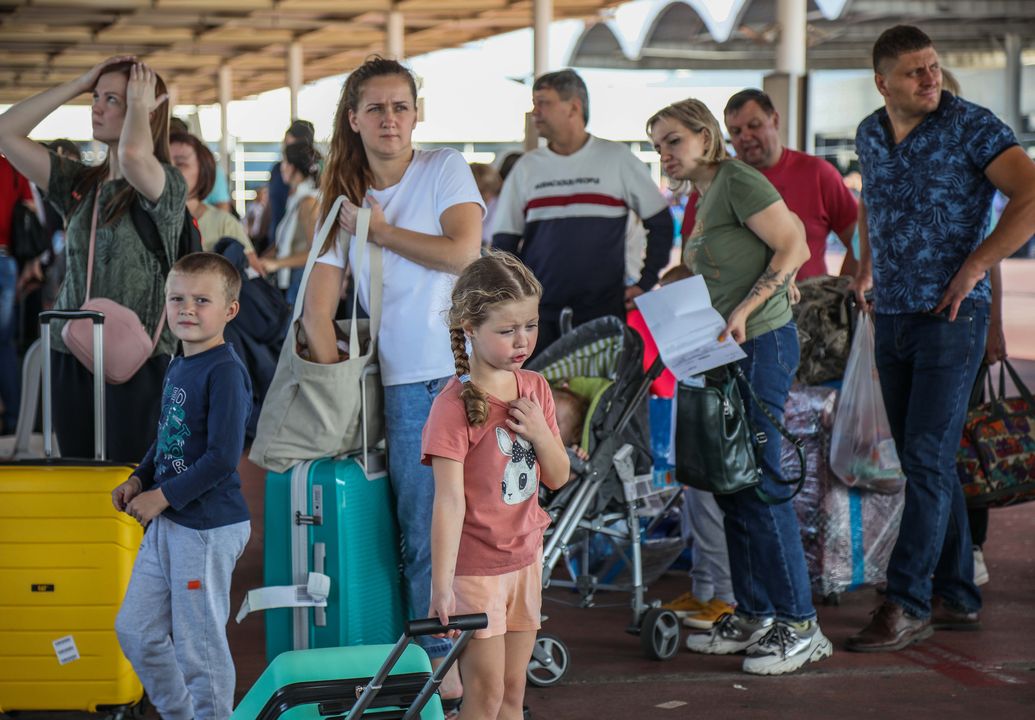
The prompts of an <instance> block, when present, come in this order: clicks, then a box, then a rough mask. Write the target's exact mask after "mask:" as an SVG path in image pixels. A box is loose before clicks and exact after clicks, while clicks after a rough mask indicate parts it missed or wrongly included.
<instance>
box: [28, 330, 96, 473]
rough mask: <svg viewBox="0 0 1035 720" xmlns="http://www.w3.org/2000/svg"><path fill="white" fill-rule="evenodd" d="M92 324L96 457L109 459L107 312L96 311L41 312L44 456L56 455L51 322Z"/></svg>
mask: <svg viewBox="0 0 1035 720" xmlns="http://www.w3.org/2000/svg"><path fill="white" fill-rule="evenodd" d="M51 320H91V321H93V413H94V415H93V454H94V459H95V460H106V459H107V456H106V450H105V438H104V421H105V417H104V313H100V312H96V311H94V310H47V311H45V312H41V313H40V342H41V345H42V348H43V454H44V455H45V456H46V457H47V458H48V459H50V458H52V457H53V456H54V447H53V430H54V415H53V400H54V397H53V395H52V390H51V367H50V321H51Z"/></svg>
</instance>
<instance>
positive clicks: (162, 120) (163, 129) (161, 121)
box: [73, 60, 169, 225]
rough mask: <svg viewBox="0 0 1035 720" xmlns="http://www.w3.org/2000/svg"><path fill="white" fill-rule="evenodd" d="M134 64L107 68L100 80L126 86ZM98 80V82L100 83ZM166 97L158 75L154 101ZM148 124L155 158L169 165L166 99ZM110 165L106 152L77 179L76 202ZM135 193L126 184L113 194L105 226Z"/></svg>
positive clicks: (122, 211) (129, 201)
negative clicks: (115, 78) (119, 80)
mask: <svg viewBox="0 0 1035 720" xmlns="http://www.w3.org/2000/svg"><path fill="white" fill-rule="evenodd" d="M133 65H134V63H133V61H131V60H127V61H125V62H120V63H116V64H114V65H109V66H108V67H106V68H105V69H104V72H103V73H101V77H104V76H105V75H110V74H112V73H120V74H122V75H123V76H125V78H126V82H127V83H128V82H129V73H130V70H131V69H132V68H133ZM99 79H100V78H98V80H99ZM165 94H166V87H165V81H164V80H162V77H161V75H159V74H158V73H155V97H161V96H162V95H165ZM150 124H151V139H152V140H153V141H154V153H155V158H157V159H158V162H160V163H165V164H168V163H169V99H168V97H167V98H166V99H165V100H163V101H162V102H161V104H160V105H159V106H158V107H156V108H155V109H154V110H153V111H152V112H151V117H150ZM110 165H111V153H110V152H109V153H108V154H107V156H105V158H104V162H102V163H101V164H100V165H98V166H97V167H94V168H90V169H89V170H87V171H86V172H85V173H83V175H82V177H81V178H80V179H79V183H78V184H77V185H76V186H75V188H74V189H73V192H74V193H76V194H77V195H78V196H79V202H82V200H83V199H85V198H86V196H87V195H89V194H91V193H93V192H95V191H96V189H97V187H98V186H99V185H100V184H101V183H103V182H104V180H105V178H107V177H108V172H109V168H110ZM135 193H136V189H135V188H134V187H133V186H132V185H130V184H129V183H126V186H125V187H124V188H122V189H121V190H119V191H118V192H117V193H115V195H114V197H112V198H111V200H109V201H108V205H107V207H105V208H104V217H105V218H106V220H105V224H106V225H113V224H115V223H116V222H117V221H118V219H119V218H120V217H122V215H123V213H125V212H126V211H127V210H128V209H129V206H130V204H131V203H132V202H133V196H134V194H135Z"/></svg>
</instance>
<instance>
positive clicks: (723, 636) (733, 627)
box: [686, 613, 773, 655]
mask: <svg viewBox="0 0 1035 720" xmlns="http://www.w3.org/2000/svg"><path fill="white" fill-rule="evenodd" d="M772 626H773V619H772V618H761V619H757V620H756V619H751V618H746V617H743V616H741V615H737V614H736V613H733V614H730V615H725V616H723V618H722V619H721V620H719V622H717V623H716V624H715V627H713V628H712V629H711V631H709V632H706V633H690V634H689V635H687V638H686V648H687V650H689V651H690V652H697V653H704V654H706V655H735V654H737V653H739V652H744V651H746V650H749V649H750V648H751V647H752V646H753V645H754V644H755V643H757V642H758V641H759V640H761V639H762V637H763V636H764V635H765V634H766V633H768V632H769V629H770V628H771V627H772Z"/></svg>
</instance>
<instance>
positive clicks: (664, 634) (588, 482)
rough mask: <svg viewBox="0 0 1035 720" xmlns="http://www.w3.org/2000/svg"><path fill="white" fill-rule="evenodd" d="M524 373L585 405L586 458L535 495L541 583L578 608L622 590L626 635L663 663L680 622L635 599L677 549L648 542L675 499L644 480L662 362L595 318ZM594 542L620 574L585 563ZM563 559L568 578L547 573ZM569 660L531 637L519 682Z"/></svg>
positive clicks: (669, 542) (546, 641)
mask: <svg viewBox="0 0 1035 720" xmlns="http://www.w3.org/2000/svg"><path fill="white" fill-rule="evenodd" d="M529 369H532V370H536V371H537V372H540V373H542V374H543V376H544V377H546V379H547V380H549V381H550V382H551V383H560V382H566V383H567V386H568V388H569V389H570V390H571V391H573V392H575V393H576V394H579V395H582V396H583V398H584V399H586V400H587V401H588V403H589V407H588V410H587V412H586V421H585V427H584V431H583V437H582V442H581V445H582V447H583V448H584V449H585V450H586V451H587V452H588V453H589V460H587V461H581V460H579V459H578V458H575V457H574V456H572V472H573V473H574V475H575V477H573V478H572V480H571V481H570V482H568V484H567V485H565V486H564V487H562V488H561V489H560V490H558V491H557V492H555V493H546V495H545V496H544V497H543V498H542V500H543V505H544V507H545V509H546V511H547V512H548V513H549V514H550V516H551V518H552V519H553V523H552V524H551V527H550V528H548V529H547V531H546V539H545V547H544V558H543V587H544V588H546V587H549V586H550V585H551V584H553V585H555V586H558V587H569V588H573V589H574V590H575V591H577V593H578V594H579V597H580V601H579V604H580V605H581V606H582V607H589V606H591V605H593V604H594V595H595V593H596V592H597V591H598V590H622V591H628V592H630V593H631V594H632V596H633V600H632V618H631V623H630V625H629V626H628V628H627V630H628V632H630V633H632V634H637V635H639V636H640V643H641V646H642V649H643V651H644V653H645V654H646V655H647V657H650V658H652V659H657V660H667V659H669V658H671V657H673V656H674V655H675V654H676V652H677V651H678V649H679V621H678V619H677V618H676V616H675V614H674V613H672V612H670V611H668V610H663V609H661V608H660V607H657V603H654V604H648V603H647V602H645V600H644V583H645V582H653V581H654V580H655V579H657V577H659V576H660V575H661V574H662V573H664V572H665V570H667V569H668V567H669V565H671V564H672V562H673V561H674V560H675V559H676V557H678V555H679V554H680V552H681V551H682V550H683V548H684V547H685V537H661V538H651V535H652V531H653V530H654V529H655V527H656V526H658V525H659V524H660V523H662V522H664V521H665V520H666V518H670V517H671V516H672V515H673V514H677V511H678V509H679V505H678V504H679V503H680V502H681V501H682V498H683V493H682V492H681V488H677V487H663V488H655V487H653V484H652V482H651V475H650V468H651V457H650V450H649V447H650V440H649V432H648V421H647V392H648V388H649V387H650V384H651V383H652V382H653V381H654V380H655V379H656V378H657V377H658V375H660V374H661V371H662V370H663V365H662V363H661V361H660V359H659V360H658V361H656V362H655V363H654V364H653V365H652V366H651V368H650V369H649V370H648V371H647V372H646V373H645V372H644V371H643V341H642V340H641V339H640V336H639V335H638V334H636V332H635V331H633V330H631V329H630V328H629V327H627V326H626V324H625V323H624V322H622V321H621V320H620V319H618V318H615V317H603V318H598V319H596V320H592V321H590V322H588V323H585V324H583V325H580V326H579V327H577V328H575V329H574V330H572V331H570V332H566V333H565V334H564V335H562V337H561V338H560V339H559V340H557V341H556V342H555V343H553V344H552V345H550V347H548V348H547V349H546V350H545V351H543V353H542V354H540V355H539V356H538V357H536V358H535V359H534V360H533V361H532V362H531V363H529ZM569 454H570V453H569ZM570 455H571V454H570ZM644 521H645V522H644ZM641 539H642V542H641ZM601 542H603V543H605V544H607V545H609V554H610V559H611V561H612V565H611V567H612V568H613V566H614V564H615V561H617V562H618V563H619V565H620V566H621V567H622V573H620V574H617V573H610V577H608V573H607V572H605V571H604V570H603V569H602V568H600V567H596V568H594V567H592V565H591V562H592V561H591V557H590V551H591V548H593V549H599V547H600V543H601ZM641 545H642V547H641ZM562 560H563V561H564V568H565V569H566V571H567V574H568V576H569V578H568V579H554V578H552V577H551V576H552V574H553V571H554V569H555V568H556V566H557V564H558V563H559V562H561V561H562ZM623 575H624V577H623ZM568 661H569V656H568V652H567V648H566V647H565V646H564V643H563V641H561V640H560V638H558V637H556V636H554V635H551V634H549V633H540V634H539V636H538V637H537V639H536V645H535V649H534V652H533V656H532V661H531V662H530V663H529V668H528V673H527V678H528V681H529V682H530V683H532V684H533V685H535V686H538V687H546V686H549V685H553V684H556V683H557V682H559V681H560V679H561V677H562V676H563V675H564V673H565V672H566V671H567V669H568V668H567V664H568Z"/></svg>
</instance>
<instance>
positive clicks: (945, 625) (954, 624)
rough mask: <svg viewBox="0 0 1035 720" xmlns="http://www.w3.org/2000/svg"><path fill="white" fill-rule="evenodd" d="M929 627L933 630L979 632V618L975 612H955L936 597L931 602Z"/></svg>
mask: <svg viewBox="0 0 1035 720" xmlns="http://www.w3.org/2000/svg"><path fill="white" fill-rule="evenodd" d="M931 627H932V628H934V629H935V630H980V629H981V616H980V615H979V614H978V613H977V612H976V611H975V612H966V611H965V610H957V609H956V608H954V607H953V606H952V605H950V604H949V603H947V602H945V601H944V600H942V599H941V598H940V597H936V598H934V599H933V600H932V601H931Z"/></svg>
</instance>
